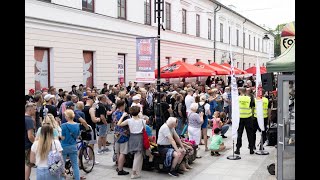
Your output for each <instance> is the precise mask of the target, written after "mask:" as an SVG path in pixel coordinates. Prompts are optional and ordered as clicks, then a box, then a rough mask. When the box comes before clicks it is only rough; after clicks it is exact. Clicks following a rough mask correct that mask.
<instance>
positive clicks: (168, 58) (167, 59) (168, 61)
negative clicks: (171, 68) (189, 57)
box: [166, 57, 171, 65]
mask: <svg viewBox="0 0 320 180" xmlns="http://www.w3.org/2000/svg"><path fill="white" fill-rule="evenodd" d="M170 59H171V58H170V57H166V61H167V65H169V64H170Z"/></svg>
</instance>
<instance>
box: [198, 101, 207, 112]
mask: <svg viewBox="0 0 320 180" xmlns="http://www.w3.org/2000/svg"><path fill="white" fill-rule="evenodd" d="M204 105H206V103H204V104H203V105H200V103H198V109H197V113H200V112H203V114H204V115H205V109H204Z"/></svg>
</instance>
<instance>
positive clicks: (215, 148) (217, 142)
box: [209, 128, 226, 156]
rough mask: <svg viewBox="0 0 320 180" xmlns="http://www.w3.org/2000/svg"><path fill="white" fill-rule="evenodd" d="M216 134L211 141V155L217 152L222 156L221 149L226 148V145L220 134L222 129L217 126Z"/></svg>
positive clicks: (217, 154)
mask: <svg viewBox="0 0 320 180" xmlns="http://www.w3.org/2000/svg"><path fill="white" fill-rule="evenodd" d="M213 132H214V135H213V136H212V137H211V143H210V146H209V149H210V150H211V156H213V155H214V154H216V156H220V154H219V151H223V150H225V148H226V146H225V145H224V143H223V140H222V137H221V136H220V132H221V129H219V128H215V129H214V131H213Z"/></svg>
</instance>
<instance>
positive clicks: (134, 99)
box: [131, 94, 143, 117]
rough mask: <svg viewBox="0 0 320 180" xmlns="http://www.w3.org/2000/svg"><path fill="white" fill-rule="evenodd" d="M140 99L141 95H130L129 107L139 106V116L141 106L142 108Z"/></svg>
mask: <svg viewBox="0 0 320 180" xmlns="http://www.w3.org/2000/svg"><path fill="white" fill-rule="evenodd" d="M140 100H141V97H140V96H138V94H137V95H135V96H133V97H132V104H131V107H132V106H138V107H139V108H140V113H139V117H142V115H143V108H142V105H141V104H140Z"/></svg>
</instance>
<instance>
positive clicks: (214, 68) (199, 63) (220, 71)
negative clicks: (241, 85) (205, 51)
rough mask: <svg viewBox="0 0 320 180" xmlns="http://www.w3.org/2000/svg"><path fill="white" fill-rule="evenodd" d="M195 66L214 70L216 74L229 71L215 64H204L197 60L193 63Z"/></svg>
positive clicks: (223, 73) (228, 72) (227, 73)
mask: <svg viewBox="0 0 320 180" xmlns="http://www.w3.org/2000/svg"><path fill="white" fill-rule="evenodd" d="M194 65H195V66H197V67H199V68H203V69H207V70H210V71H214V72H215V73H216V75H229V74H230V71H228V70H225V69H222V68H219V67H215V66H211V65H209V64H205V63H203V62H197V63H195V64H194Z"/></svg>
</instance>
